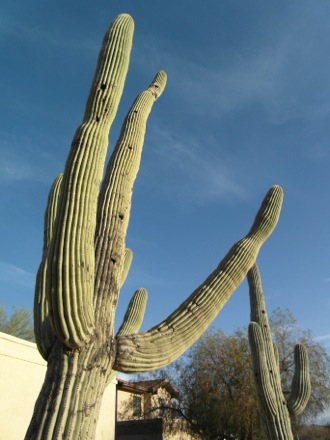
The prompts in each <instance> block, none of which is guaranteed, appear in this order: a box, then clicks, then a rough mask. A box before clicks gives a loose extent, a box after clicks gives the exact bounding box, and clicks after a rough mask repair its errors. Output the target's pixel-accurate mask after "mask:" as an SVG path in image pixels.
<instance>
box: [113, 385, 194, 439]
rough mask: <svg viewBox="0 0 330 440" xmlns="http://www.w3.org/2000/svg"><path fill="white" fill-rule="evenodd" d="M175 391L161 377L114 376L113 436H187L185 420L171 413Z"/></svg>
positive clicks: (129, 437) (128, 437)
mask: <svg viewBox="0 0 330 440" xmlns="http://www.w3.org/2000/svg"><path fill="white" fill-rule="evenodd" d="M176 398H178V392H177V391H176V390H175V388H174V387H173V386H172V385H171V384H170V383H169V382H168V381H167V380H164V379H161V380H159V379H158V380H148V381H140V382H127V381H125V380H121V379H117V399H116V401H117V410H116V440H190V439H191V437H190V436H189V435H188V434H186V432H185V422H184V421H183V420H180V419H178V418H177V417H176V414H173V411H172V410H171V407H173V400H174V399H176Z"/></svg>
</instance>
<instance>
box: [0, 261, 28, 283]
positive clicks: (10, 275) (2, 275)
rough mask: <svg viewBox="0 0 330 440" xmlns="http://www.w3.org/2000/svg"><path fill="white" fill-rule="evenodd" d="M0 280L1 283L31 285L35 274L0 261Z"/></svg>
mask: <svg viewBox="0 0 330 440" xmlns="http://www.w3.org/2000/svg"><path fill="white" fill-rule="evenodd" d="M0 280H1V281H2V283H4V282H5V283H6V284H7V283H9V282H10V284H15V285H20V286H24V287H33V286H34V282H35V274H34V273H31V272H27V271H26V270H24V269H22V268H20V267H18V266H15V265H14V264H11V263H8V262H5V261H0Z"/></svg>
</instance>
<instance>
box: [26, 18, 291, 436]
mask: <svg viewBox="0 0 330 440" xmlns="http://www.w3.org/2000/svg"><path fill="white" fill-rule="evenodd" d="M132 35H133V20H132V19H131V17H130V16H128V15H126V14H123V15H120V16H118V17H117V18H116V19H115V20H114V21H113V23H112V24H111V26H110V28H109V30H108V32H107V33H106V35H105V38H104V41H103V46H102V49H101V53H100V56H99V59H98V64H97V68H96V73H95V76H94V80H93V83H92V87H91V90H90V94H89V98H88V101H87V106H86V111H85V114H84V119H83V122H82V124H81V125H80V126H79V127H78V129H77V130H76V133H75V135H74V138H73V141H72V145H71V150H70V153H69V156H68V159H67V162H66V166H65V169H64V173H63V176H60V177H59V178H58V179H56V181H55V183H54V185H53V187H52V190H51V192H50V196H49V200H48V207H47V210H46V215H45V234H44V249H43V258H42V262H41V265H40V268H39V271H38V274H37V282H36V295H35V306H34V308H35V313H34V316H35V330H36V339H37V345H38V348H39V350H40V353H41V354H42V356H43V357H44V358H45V359H46V360H47V362H48V367H47V373H46V377H45V381H44V384H43V387H42V390H41V392H40V395H39V397H38V400H37V402H36V405H35V410H34V414H33V417H32V420H31V423H30V426H29V429H28V432H27V435H26V439H40V440H41V439H42V440H47V439H59V438H65V439H66V440H70V439H75V440H77V439H84V440H86V439H92V438H93V437H94V433H95V427H96V421H97V416H98V412H99V407H100V402H101V398H102V395H103V392H104V389H105V386H106V385H107V383H108V382H109V380H110V379H111V377H113V374H114V371H122V372H141V371H151V370H155V369H157V368H159V367H161V366H164V365H167V364H168V363H170V362H172V361H173V360H175V359H176V358H177V357H178V356H179V355H180V354H182V353H183V352H184V351H185V350H186V349H187V348H188V347H189V346H190V345H191V344H192V343H193V342H194V341H196V340H197V339H198V337H199V336H200V335H201V334H202V333H203V332H204V331H205V329H206V328H207V327H208V325H209V324H210V323H211V322H212V320H213V319H214V318H215V317H216V315H217V314H218V313H219V311H220V310H221V308H222V307H223V305H224V304H225V303H226V301H227V300H228V299H229V297H230V296H231V294H232V293H233V292H234V290H235V289H236V288H237V286H238V285H239V284H240V283H241V282H242V280H243V279H244V277H245V276H246V274H247V271H248V270H249V269H250V267H251V266H252V264H253V263H254V262H255V259H256V257H257V254H258V252H259V249H260V247H261V245H262V244H263V243H264V241H265V240H266V239H267V238H268V236H269V235H270V234H271V233H272V231H273V229H274V227H275V226H276V223H277V220H278V217H279V213H280V209H281V204H282V190H281V188H280V187H277V186H274V187H272V188H271V189H270V190H269V191H268V193H267V195H266V197H265V199H264V201H263V203H262V205H261V207H260V209H259V211H258V213H257V216H256V218H255V221H254V223H253V225H252V228H251V229H250V231H249V233H248V234H247V235H246V237H245V238H243V239H242V240H241V241H239V242H238V243H236V244H235V245H234V246H233V247H232V248H231V249H230V250H229V252H228V254H227V255H226V256H225V258H224V259H223V260H222V261H221V262H220V264H219V265H218V267H217V268H216V269H215V270H214V271H213V272H212V273H211V275H210V276H209V277H208V278H207V279H206V280H205V281H204V282H203V283H202V284H201V285H200V286H199V287H198V288H197V289H196V290H195V291H194V292H193V293H192V294H191V296H190V297H189V298H188V299H187V300H186V301H184V302H183V303H182V304H181V306H179V307H178V309H177V310H176V311H174V312H173V313H172V314H171V315H170V316H169V317H168V318H167V319H165V320H164V321H163V322H162V323H161V324H159V325H158V326H156V327H154V328H152V329H150V330H149V331H146V332H144V333H141V334H137V333H136V332H137V331H138V328H139V326H140V324H141V322H142V317H143V314H144V309H145V303H146V292H145V291H144V290H138V291H137V292H136V294H135V295H134V297H133V299H132V301H131V303H130V305H129V307H128V310H127V313H126V315H125V318H124V322H123V325H122V326H121V328H120V330H119V332H118V334H117V335H115V334H114V318H115V311H116V306H117V301H118V296H119V291H120V287H121V285H122V283H123V282H124V280H125V277H126V275H127V273H128V270H129V266H130V263H131V260H132V253H131V252H130V251H129V250H128V249H126V248H125V235H126V230H127V226H128V220H129V214H130V205H131V196H132V188H133V183H134V180H135V177H136V174H137V171H138V168H139V164H140V158H141V151H142V146H143V141H144V134H145V128H146V121H147V117H148V115H149V113H150V110H151V107H152V105H153V103H154V101H155V100H156V99H157V98H158V97H159V96H160V95H161V93H162V92H163V89H164V87H165V83H166V74H165V73H164V72H162V71H161V72H159V73H158V74H157V75H156V77H155V78H154V80H153V81H152V83H151V85H150V87H149V88H148V89H147V90H146V91H144V92H142V93H141V94H140V95H139V96H138V97H137V98H136V100H135V102H134V103H133V105H132V107H131V109H130V110H129V112H128V114H127V116H126V118H125V121H124V124H123V127H122V130H121V133H120V137H119V140H118V142H117V144H116V146H115V149H114V151H113V153H112V156H111V158H110V161H109V163H108V166H107V168H106V171H105V175H104V178H103V181H102V183H101V186H100V182H101V179H102V176H103V167H104V161H105V156H106V150H107V143H108V133H109V129H110V125H111V123H112V120H113V118H114V116H115V113H116V110H117V106H118V102H119V99H120V96H121V93H122V89H123V86H124V81H125V76H126V72H127V68H128V61H129V56H130V49H131V43H132Z"/></svg>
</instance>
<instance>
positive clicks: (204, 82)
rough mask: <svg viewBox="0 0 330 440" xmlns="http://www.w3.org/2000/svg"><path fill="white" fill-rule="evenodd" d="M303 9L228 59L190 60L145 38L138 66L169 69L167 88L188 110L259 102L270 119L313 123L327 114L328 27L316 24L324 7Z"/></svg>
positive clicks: (234, 107)
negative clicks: (269, 35) (252, 47)
mask: <svg viewBox="0 0 330 440" xmlns="http://www.w3.org/2000/svg"><path fill="white" fill-rule="evenodd" d="M305 8H306V6H305ZM307 9H308V10H304V8H294V9H293V10H292V16H290V17H289V19H288V20H287V22H286V23H282V28H283V29H282V32H280V33H279V32H277V33H276V35H277V39H276V40H273V41H270V39H269V38H265V42H264V45H263V46H261V47H259V48H258V50H255V51H254V52H252V53H251V52H249V53H248V54H247V55H245V54H244V52H243V51H242V48H239V49H240V50H241V51H239V50H237V52H233V53H232V54H231V55H230V56H229V57H227V58H226V62H223V60H222V58H221V57H217V56H216V54H215V53H210V54H208V56H207V57H206V59H205V63H203V64H202V63H200V60H198V61H191V60H192V58H191V52H190V53H189V57H190V58H189V59H188V58H186V57H185V56H184V55H183V56H182V53H181V54H180V55H178V54H176V53H175V48H174V47H173V45H171V49H170V50H169V49H168V48H167V47H168V46H169V44H168V43H167V42H163V41H157V40H155V39H153V40H152V41H151V42H150V41H148V42H147V41H143V44H141V46H140V47H139V48H138V49H137V50H138V51H139V53H138V56H137V57H135V58H134V59H135V62H136V63H137V64H138V65H139V67H140V68H141V69H145V66H148V69H149V68H150V66H153V65H155V66H156V65H158V66H159V65H160V66H163V68H164V69H165V70H168V71H169V77H170V84H171V88H172V89H173V90H174V91H175V94H176V95H177V96H178V99H184V100H185V101H187V102H189V104H190V111H195V112H200V113H205V112H207V113H208V114H209V115H212V114H213V115H216V116H217V117H218V116H219V115H221V114H224V113H230V112H233V111H237V110H240V109H243V108H246V107H248V106H250V105H257V106H259V107H260V109H262V112H263V115H264V117H267V118H268V121H269V122H270V123H272V124H281V123H284V122H287V121H292V120H296V119H303V120H304V121H307V122H309V123H310V124H311V125H312V124H313V123H314V122H315V121H317V120H318V119H320V118H325V117H328V115H329V113H330V104H329V102H330V99H329V98H330V88H329V81H328V75H326V74H325V72H327V71H328V69H329V63H328V61H327V60H326V59H325V57H324V54H325V53H328V41H329V40H330V30H329V29H324V20H323V26H319V27H318V23H319V21H320V15H321V14H322V10H320V11H319V12H317V11H312V15H313V17H309V16H308V14H309V13H310V12H309V9H310V8H307ZM314 9H315V8H314ZM318 14H319V15H318ZM306 21H307V22H308V23H310V24H311V25H310V26H308V25H307V26H306ZM321 24H322V22H321ZM276 26H277V24H276ZM270 32H271V31H270ZM323 34H325V35H323ZM135 50H136V49H135ZM218 50H220V51H221V48H220V49H218ZM197 58H198V57H197V56H196V57H195V59H197ZM302 72H304V74H303V75H302Z"/></svg>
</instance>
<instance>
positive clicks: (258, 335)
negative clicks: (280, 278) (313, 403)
mask: <svg viewBox="0 0 330 440" xmlns="http://www.w3.org/2000/svg"><path fill="white" fill-rule="evenodd" d="M247 279H248V283H249V288H250V305H251V323H250V325H249V340H250V346H251V351H252V359H253V368H254V379H255V384H256V389H257V393H258V397H259V403H260V409H261V413H262V421H263V424H264V426H265V429H266V432H267V438H268V439H270V440H291V439H292V440H293V438H294V437H293V434H292V428H291V421H290V415H292V416H297V415H299V414H301V413H302V412H303V410H304V409H305V407H306V405H307V403H308V399H309V397H310V393H311V385H310V379H309V363H308V354H307V350H306V349H305V347H304V346H303V345H302V344H297V345H296V346H295V350H294V361H295V373H294V376H293V380H292V386H291V393H290V395H289V397H288V399H286V398H285V397H284V395H283V392H282V387H281V377H280V369H279V359H278V350H277V347H276V346H275V345H274V344H273V341H272V335H271V331H270V328H269V323H268V318H267V312H266V305H265V300H264V295H263V293H262V286H261V279H260V274H259V269H258V267H257V264H256V263H255V264H254V265H253V266H252V268H251V269H250V270H249V272H248V275H247Z"/></svg>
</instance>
